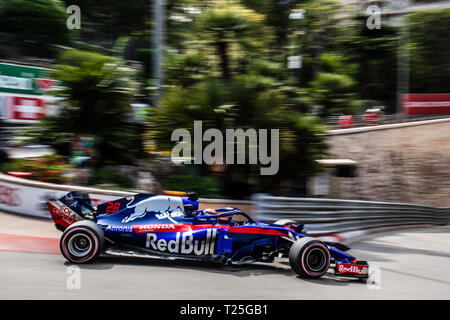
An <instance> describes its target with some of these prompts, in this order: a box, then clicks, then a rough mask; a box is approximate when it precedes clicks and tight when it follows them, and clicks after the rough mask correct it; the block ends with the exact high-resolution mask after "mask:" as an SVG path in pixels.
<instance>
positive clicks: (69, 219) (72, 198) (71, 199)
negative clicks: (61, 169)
mask: <svg viewBox="0 0 450 320" xmlns="http://www.w3.org/2000/svg"><path fill="white" fill-rule="evenodd" d="M47 206H48V210H49V211H50V215H51V216H52V219H53V221H54V222H55V225H56V228H57V229H59V230H65V229H66V228H67V227H68V226H70V225H71V224H73V223H75V222H76V221H80V220H85V219H89V220H93V219H94V216H95V209H94V207H93V206H92V203H91V199H90V198H89V195H88V194H87V193H81V192H69V193H68V194H66V195H65V196H64V197H62V198H60V199H59V200H56V201H49V202H47Z"/></svg>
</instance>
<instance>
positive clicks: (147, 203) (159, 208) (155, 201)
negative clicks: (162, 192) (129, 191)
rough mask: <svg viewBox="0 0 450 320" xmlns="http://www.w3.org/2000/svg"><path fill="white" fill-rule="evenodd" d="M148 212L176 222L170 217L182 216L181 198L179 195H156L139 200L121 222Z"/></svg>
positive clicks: (142, 215)
mask: <svg viewBox="0 0 450 320" xmlns="http://www.w3.org/2000/svg"><path fill="white" fill-rule="evenodd" d="M148 212H153V213H155V216H156V217H157V218H158V219H169V220H170V221H172V222H173V223H176V221H175V220H173V219H172V218H174V217H181V216H184V209H183V200H182V199H181V198H179V197H167V196H156V197H152V198H150V199H148V200H144V201H141V202H139V203H138V204H137V205H136V206H135V207H134V212H133V213H132V214H130V215H129V216H127V217H125V218H124V219H123V220H122V223H127V222H130V221H133V220H136V219H140V218H143V217H145V216H146V215H147V213H148Z"/></svg>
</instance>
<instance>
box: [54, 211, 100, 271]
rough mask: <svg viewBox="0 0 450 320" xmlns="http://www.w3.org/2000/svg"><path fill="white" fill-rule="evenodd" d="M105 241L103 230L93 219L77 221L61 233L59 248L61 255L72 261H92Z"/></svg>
mask: <svg viewBox="0 0 450 320" xmlns="http://www.w3.org/2000/svg"><path fill="white" fill-rule="evenodd" d="M104 243H105V236H104V234H103V230H102V229H101V228H100V227H99V226H98V225H97V224H96V223H95V222H93V221H87V220H83V221H78V222H75V223H74V224H72V225H70V226H69V227H68V228H67V229H66V230H65V231H64V233H63V234H62V236H61V240H60V241H59V248H60V250H61V253H62V254H63V256H64V257H65V258H66V259H67V260H69V261H70V262H72V263H88V262H92V261H94V260H95V259H96V258H97V257H98V256H99V255H100V253H101V252H102V250H103V246H104Z"/></svg>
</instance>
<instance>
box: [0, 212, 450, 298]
mask: <svg viewBox="0 0 450 320" xmlns="http://www.w3.org/2000/svg"><path fill="white" fill-rule="evenodd" d="M449 232H450V227H448V226H447V227H436V228H427V229H409V230H403V231H397V232H395V233H394V232H391V233H384V234H381V235H378V236H377V237H376V238H374V237H372V238H366V239H364V240H360V241H359V242H357V243H353V244H352V250H351V252H352V253H353V254H355V255H356V256H357V257H358V258H360V259H361V260H368V261H369V263H370V264H371V265H377V266H379V267H380V270H381V271H380V274H381V278H380V288H379V289H376V288H372V289H369V288H368V287H367V285H366V284H365V283H361V282H358V281H354V280H349V279H337V278H335V277H334V276H333V275H332V274H331V273H330V274H329V275H327V276H325V277H324V278H322V279H319V280H303V279H300V278H298V277H297V276H296V274H294V273H293V272H292V271H291V269H290V267H289V263H288V262H287V259H281V260H279V261H278V262H276V263H274V264H251V265H242V266H227V267H223V266H220V265H216V264H211V263H209V264H206V263H200V262H186V261H165V260H150V259H143V258H120V257H117V258H116V257H106V256H105V257H100V259H99V260H98V262H97V263H95V264H90V265H81V266H80V269H79V271H80V280H81V282H80V283H81V288H80V289H73V290H69V289H68V288H67V285H66V282H67V280H68V278H69V277H70V275H71V274H70V273H68V271H70V270H71V269H70V268H69V267H70V266H71V265H70V264H68V263H67V262H66V261H65V259H64V258H63V257H62V256H61V255H59V254H56V252H57V247H56V244H57V240H52V239H48V238H58V237H59V235H60V233H59V232H58V231H56V230H55V229H54V227H53V224H52V223H51V222H49V221H47V220H43V219H36V218H28V217H22V216H16V215H11V214H6V213H0V299H449V298H450V270H449V262H450V260H449V258H450V237H449ZM6 234H8V235H6ZM11 234H13V235H12V236H11ZM17 235H28V236H34V237H40V238H29V237H23V236H17ZM26 251H29V252H26ZM38 252H41V253H38ZM42 252H44V253H42ZM45 252H47V253H45ZM49 252H50V253H49Z"/></svg>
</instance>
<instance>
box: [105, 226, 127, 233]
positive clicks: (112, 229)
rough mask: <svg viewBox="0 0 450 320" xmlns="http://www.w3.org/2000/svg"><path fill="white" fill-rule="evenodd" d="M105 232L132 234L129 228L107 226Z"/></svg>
mask: <svg viewBox="0 0 450 320" xmlns="http://www.w3.org/2000/svg"><path fill="white" fill-rule="evenodd" d="M105 231H110V232H133V228H132V227H130V226H111V225H109V226H107V227H106V229H105Z"/></svg>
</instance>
